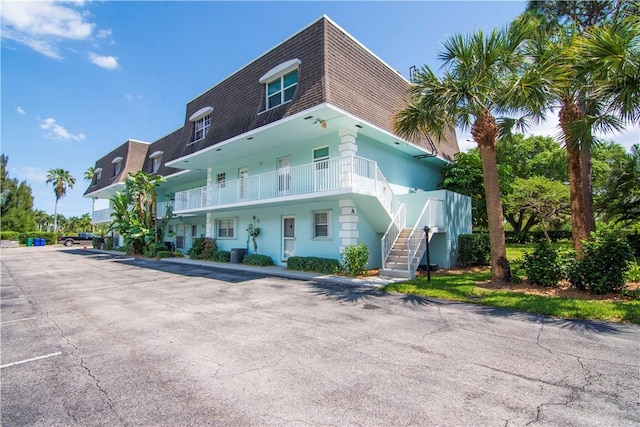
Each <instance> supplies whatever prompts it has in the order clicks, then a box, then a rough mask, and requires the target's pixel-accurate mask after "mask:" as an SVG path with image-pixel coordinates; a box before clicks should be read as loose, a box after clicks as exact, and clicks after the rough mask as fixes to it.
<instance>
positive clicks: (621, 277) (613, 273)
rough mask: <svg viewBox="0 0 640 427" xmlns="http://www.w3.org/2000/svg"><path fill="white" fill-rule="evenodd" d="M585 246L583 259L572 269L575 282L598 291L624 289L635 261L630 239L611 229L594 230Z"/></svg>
mask: <svg viewBox="0 0 640 427" xmlns="http://www.w3.org/2000/svg"><path fill="white" fill-rule="evenodd" d="M582 248H583V256H582V259H580V260H578V261H577V262H576V263H575V265H574V266H573V268H571V271H570V272H569V280H570V281H571V284H572V285H573V286H575V287H576V288H578V289H588V290H589V291H591V292H592V293H594V294H604V293H607V292H620V291H622V289H623V288H624V285H625V273H626V271H627V270H628V269H629V268H630V266H631V264H630V261H631V260H632V254H631V248H630V247H629V245H628V244H627V242H626V240H625V239H624V238H622V237H618V236H617V235H615V234H614V233H611V232H600V233H594V234H592V238H591V240H587V241H585V242H584V243H583V246H582Z"/></svg>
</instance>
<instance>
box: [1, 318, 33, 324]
mask: <svg viewBox="0 0 640 427" xmlns="http://www.w3.org/2000/svg"><path fill="white" fill-rule="evenodd" d="M33 319H37V317H27V318H26V319H18V320H7V321H5V322H0V325H4V324H5V323H16V322H24V321H26V320H33Z"/></svg>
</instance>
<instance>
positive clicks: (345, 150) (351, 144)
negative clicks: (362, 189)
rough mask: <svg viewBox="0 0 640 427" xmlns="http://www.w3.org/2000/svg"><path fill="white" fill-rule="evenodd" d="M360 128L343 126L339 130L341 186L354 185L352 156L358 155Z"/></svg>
mask: <svg viewBox="0 0 640 427" xmlns="http://www.w3.org/2000/svg"><path fill="white" fill-rule="evenodd" d="M357 134H358V130H357V129H356V128H341V129H339V130H338V136H339V137H340V145H338V151H340V157H341V158H342V160H341V162H340V187H341V188H349V187H351V186H352V180H351V177H352V174H353V162H352V161H351V158H353V156H355V155H356V152H357V151H358V145H357V144H356V135H357Z"/></svg>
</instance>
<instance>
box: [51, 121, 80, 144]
mask: <svg viewBox="0 0 640 427" xmlns="http://www.w3.org/2000/svg"><path fill="white" fill-rule="evenodd" d="M40 128H41V129H44V130H46V131H48V132H47V134H46V136H47V138H51V139H57V140H61V141H69V140H73V141H78V142H79V141H82V140H84V139H85V134H83V133H78V134H73V133H70V132H69V131H67V130H66V129H65V128H64V127H63V126H61V125H59V124H58V123H56V120H55V119H52V118H48V119H44V120H43V121H42V123H41V124H40Z"/></svg>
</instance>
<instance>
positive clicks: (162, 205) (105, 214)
mask: <svg viewBox="0 0 640 427" xmlns="http://www.w3.org/2000/svg"><path fill="white" fill-rule="evenodd" d="M166 208H167V202H158V207H157V212H158V218H162V217H164V215H165V213H166ZM112 212H113V209H112V208H107V209H99V210H97V211H93V215H91V223H92V224H100V223H103V222H111V220H112V219H113V218H111V213H112Z"/></svg>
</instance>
